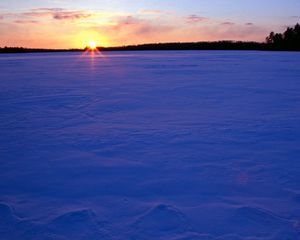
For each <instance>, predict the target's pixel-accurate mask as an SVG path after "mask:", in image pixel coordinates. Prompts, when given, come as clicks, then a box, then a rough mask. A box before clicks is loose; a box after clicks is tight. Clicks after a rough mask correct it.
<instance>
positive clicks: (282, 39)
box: [266, 23, 300, 50]
mask: <svg viewBox="0 0 300 240" xmlns="http://www.w3.org/2000/svg"><path fill="white" fill-rule="evenodd" d="M266 42H267V44H269V45H271V46H272V47H273V48H275V49H280V50H300V25H299V23H297V24H296V25H295V27H293V28H292V27H288V28H287V29H286V31H285V32H284V33H274V32H271V33H270V35H269V36H268V37H267V38H266Z"/></svg>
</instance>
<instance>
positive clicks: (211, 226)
mask: <svg viewBox="0 0 300 240" xmlns="http://www.w3.org/2000/svg"><path fill="white" fill-rule="evenodd" d="M0 71H1V73H0V161H1V162H0V163H1V165H0V166H1V167H0V239H1V240H2V239H3V240H50V239H53V240H54V239H55V240H99V239H101V240H108V239H112V240H121V239H132V240H148V239H149V240H152V239H158V240H159V239H170V240H190V239H191V240H196V239H197V240H198V239H201V240H202V239H203V240H204V239H209V240H212V239H218V240H225V239H226V240H227V239H228V240H229V239H230V240H240V239H247V240H250V239H251V240H262V239H266V240H267V239H269V240H271V239H276V240H277V239H278V240H287V239H300V237H299V236H300V54H299V53H288V52H255V51H254V52H251V51H249V52H248V51H244V52H239V51H182V52H176V51H174V52H172V51H166V52H122V53H120V52H119V53H118V52H115V53H104V54H99V55H95V56H94V57H92V56H90V55H89V54H86V55H82V54H81V53H51V54H44V53H39V54H11V55H1V56H0Z"/></svg>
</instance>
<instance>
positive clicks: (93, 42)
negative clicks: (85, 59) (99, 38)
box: [89, 41, 97, 50]
mask: <svg viewBox="0 0 300 240" xmlns="http://www.w3.org/2000/svg"><path fill="white" fill-rule="evenodd" d="M96 48H97V44H96V42H95V41H90V42H89V49H90V50H96Z"/></svg>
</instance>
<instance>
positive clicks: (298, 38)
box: [0, 23, 300, 53]
mask: <svg viewBox="0 0 300 240" xmlns="http://www.w3.org/2000/svg"><path fill="white" fill-rule="evenodd" d="M97 49H98V50H99V51H146V50H261V51H300V25H299V24H298V23H297V24H296V25H295V26H294V27H288V28H287V29H286V31H285V32H284V33H274V32H271V33H270V34H269V36H268V37H267V38H266V41H265V42H262V43H259V42H242V41H218V42H191V43H181V42H176V43H153V44H141V45H129V46H119V47H98V48H97ZM78 51H89V48H88V47H86V48H85V49H31V48H22V47H4V48H0V53H33V52H78Z"/></svg>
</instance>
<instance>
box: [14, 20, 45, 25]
mask: <svg viewBox="0 0 300 240" xmlns="http://www.w3.org/2000/svg"><path fill="white" fill-rule="evenodd" d="M14 23H17V24H30V23H31V24H38V23H39V21H34V20H16V21H14Z"/></svg>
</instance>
